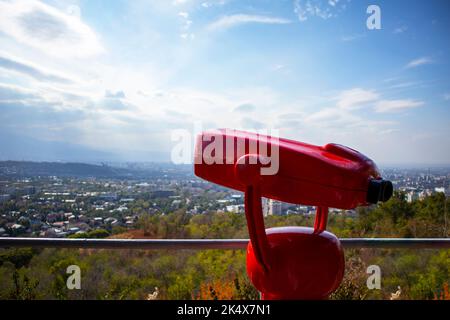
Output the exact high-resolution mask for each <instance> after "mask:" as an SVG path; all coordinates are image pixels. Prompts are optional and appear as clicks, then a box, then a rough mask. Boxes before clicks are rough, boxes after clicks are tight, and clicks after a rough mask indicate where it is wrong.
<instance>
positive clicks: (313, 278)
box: [195, 129, 392, 299]
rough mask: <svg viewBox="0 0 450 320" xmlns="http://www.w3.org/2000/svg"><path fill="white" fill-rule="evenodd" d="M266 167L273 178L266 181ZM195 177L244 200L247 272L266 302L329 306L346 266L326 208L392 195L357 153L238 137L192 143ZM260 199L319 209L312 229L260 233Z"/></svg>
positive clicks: (210, 136) (224, 134)
mask: <svg viewBox="0 0 450 320" xmlns="http://www.w3.org/2000/svg"><path fill="white" fill-rule="evenodd" d="M276 161H277V163H276V164H275V162H276ZM269 166H274V167H276V168H277V169H278V170H276V171H274V170H272V171H271V174H263V173H262V170H261V169H262V168H267V167H269ZM195 174H196V175H197V176H199V177H201V178H203V179H206V180H208V181H211V182H214V183H217V184H220V185H223V186H226V187H229V188H233V189H236V190H240V191H243V192H245V213H246V219H247V225H248V230H249V234H250V240H251V241H250V243H249V245H248V249H247V272H248V275H249V278H250V279H251V281H252V283H253V284H254V285H255V287H256V288H257V289H258V290H259V291H261V293H262V297H263V299H325V298H327V297H328V295H329V294H330V293H331V292H333V291H334V290H335V289H336V288H337V287H338V286H339V284H340V282H341V280H342V277H343V274H344V265H345V263H344V254H343V250H342V247H341V245H340V242H339V240H338V239H337V237H336V236H334V235H333V234H331V233H329V232H327V231H325V229H326V224H327V216H328V207H333V208H341V209H352V208H355V207H356V206H359V205H367V204H368V203H375V202H377V201H378V200H387V199H388V198H389V197H390V196H391V194H392V184H390V182H387V181H384V180H382V179H381V177H380V173H379V171H378V169H377V167H376V165H375V164H374V163H373V161H372V160H370V159H369V158H367V157H365V156H364V155H362V154H361V153H359V152H357V151H355V150H352V149H350V148H347V147H344V146H341V145H337V144H327V145H325V146H323V147H320V146H314V145H309V144H305V143H301V142H296V141H292V140H287V139H281V138H274V137H270V136H264V135H257V134H254V133H249V132H243V131H235V130H224V129H222V130H215V131H208V132H203V133H202V134H200V135H199V136H198V137H197V141H196V151H195ZM261 197H266V198H271V199H276V200H280V201H284V202H290V203H294V204H305V205H312V206H316V207H317V213H316V220H315V225H314V228H306V227H284V228H272V229H267V230H265V227H264V219H263V215H262V208H261Z"/></svg>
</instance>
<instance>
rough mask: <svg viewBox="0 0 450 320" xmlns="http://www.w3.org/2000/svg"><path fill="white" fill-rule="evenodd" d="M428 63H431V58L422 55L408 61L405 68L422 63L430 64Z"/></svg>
mask: <svg viewBox="0 0 450 320" xmlns="http://www.w3.org/2000/svg"><path fill="white" fill-rule="evenodd" d="M430 63H433V60H432V59H430V58H428V57H422V58H418V59H415V60H412V61H410V62H409V63H408V64H407V65H406V68H407V69H409V68H415V67H418V66H422V65H425V64H430Z"/></svg>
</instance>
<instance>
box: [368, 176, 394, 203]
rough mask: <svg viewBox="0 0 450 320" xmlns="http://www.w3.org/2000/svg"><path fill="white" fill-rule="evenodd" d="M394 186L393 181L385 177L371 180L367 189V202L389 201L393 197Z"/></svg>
mask: <svg viewBox="0 0 450 320" xmlns="http://www.w3.org/2000/svg"><path fill="white" fill-rule="evenodd" d="M393 192H394V187H393V186H392V182H390V181H388V180H383V179H378V180H377V179H372V180H370V181H369V187H368V189H367V199H366V200H367V202H368V203H373V204H375V203H377V202H378V201H383V202H385V201H388V200H389V199H390V198H391V197H392V193H393Z"/></svg>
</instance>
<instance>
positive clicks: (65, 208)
mask: <svg viewBox="0 0 450 320" xmlns="http://www.w3.org/2000/svg"><path fill="white" fill-rule="evenodd" d="M382 175H383V177H384V178H386V179H389V180H391V181H392V182H393V184H394V189H395V190H397V191H400V192H403V193H404V196H405V197H406V200H407V201H408V202H412V201H415V200H423V199H424V198H425V197H427V196H430V195H432V194H434V193H444V194H445V195H446V196H449V195H450V187H449V185H450V167H442V168H438V167H433V168H426V167H425V168H400V167H397V168H387V167H386V168H382ZM178 210H183V211H185V212H186V213H187V214H191V215H200V214H206V213H209V212H233V213H243V212H244V198H243V194H241V193H239V192H236V191H233V190H230V189H226V188H223V187H220V186H217V185H214V184H211V183H209V182H206V181H203V180H201V179H199V178H197V177H195V175H194V174H193V172H192V167H191V166H188V165H172V164H168V163H123V164H118V163H116V164H109V165H106V164H102V165H94V164H82V163H46V162H20V161H5V162H0V236H2V237H8V236H13V237H56V238H64V237H69V236H72V237H77V236H79V237H84V236H86V235H87V234H89V233H92V232H97V233H101V232H102V231H103V232H107V234H111V233H112V234H117V233H120V231H123V232H126V231H127V230H132V229H135V228H137V224H138V222H139V221H140V218H141V217H142V216H145V215H158V214H160V215H165V214H168V213H170V212H174V211H178ZM263 213H264V215H265V216H268V215H302V216H305V217H308V216H313V215H315V208H314V207H311V206H304V205H293V204H289V203H283V202H279V201H275V200H271V199H263ZM330 214H331V215H341V216H348V217H354V216H355V215H356V214H357V212H356V210H338V209H330Z"/></svg>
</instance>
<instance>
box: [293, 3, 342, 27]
mask: <svg viewBox="0 0 450 320" xmlns="http://www.w3.org/2000/svg"><path fill="white" fill-rule="evenodd" d="M348 2H350V0H347V1H339V0H328V1H323V0H295V1H294V13H295V14H296V15H297V17H298V20H300V21H301V22H303V21H306V20H308V17H318V18H321V19H324V20H326V19H329V18H332V17H336V16H337V15H338V14H339V13H340V12H341V11H343V10H345V9H346V7H347V3H348Z"/></svg>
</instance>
